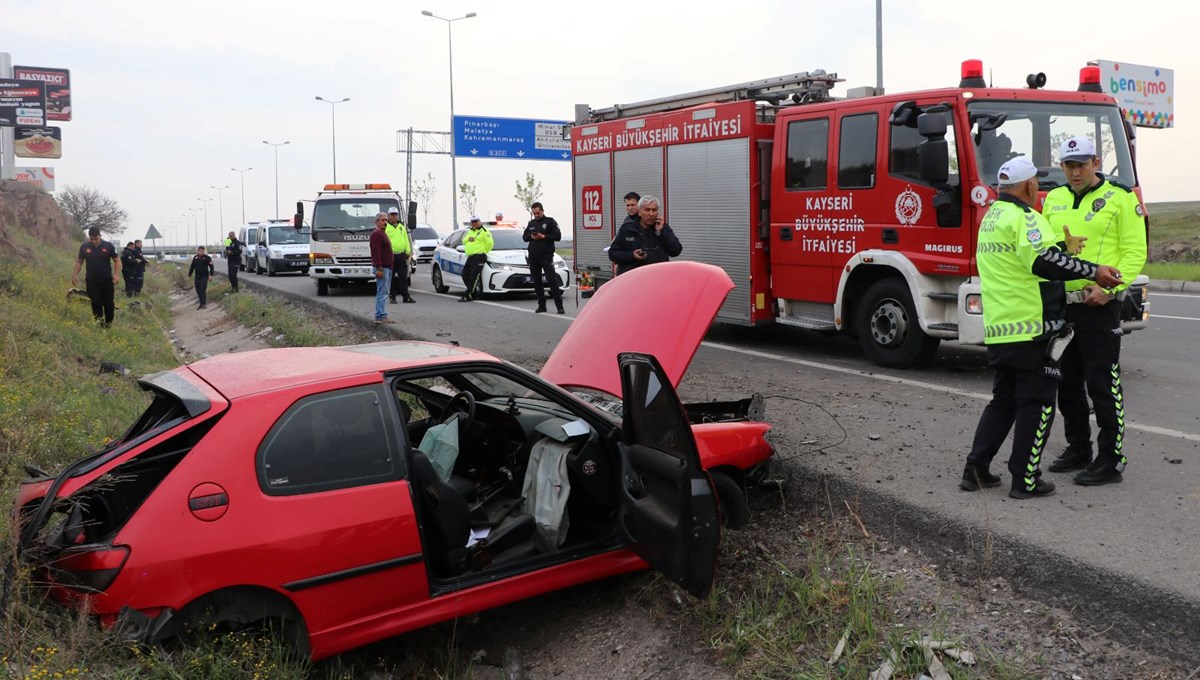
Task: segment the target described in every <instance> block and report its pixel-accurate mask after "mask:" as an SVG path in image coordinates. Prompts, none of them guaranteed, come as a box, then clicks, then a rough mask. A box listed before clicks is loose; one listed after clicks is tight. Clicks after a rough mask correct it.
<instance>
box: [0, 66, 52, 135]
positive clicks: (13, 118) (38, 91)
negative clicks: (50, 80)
mask: <svg viewBox="0 0 1200 680" xmlns="http://www.w3.org/2000/svg"><path fill="white" fill-rule="evenodd" d="M45 124H46V84H45V83H42V82H38V81H35V80H13V79H11V78H0V126H4V127H16V126H17V125H45Z"/></svg>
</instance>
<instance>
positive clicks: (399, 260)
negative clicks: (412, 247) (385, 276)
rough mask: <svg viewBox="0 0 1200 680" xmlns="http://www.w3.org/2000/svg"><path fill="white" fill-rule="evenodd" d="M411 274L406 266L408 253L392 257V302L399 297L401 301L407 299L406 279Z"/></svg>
mask: <svg viewBox="0 0 1200 680" xmlns="http://www.w3.org/2000/svg"><path fill="white" fill-rule="evenodd" d="M410 274H411V272H410V271H409V266H408V253H396V254H394V255H392V289H391V293H390V297H391V298H392V300H395V299H396V296H397V295H399V296H400V297H401V298H402V299H403V298H407V297H408V277H409V275H410Z"/></svg>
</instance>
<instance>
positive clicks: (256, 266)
mask: <svg viewBox="0 0 1200 680" xmlns="http://www.w3.org/2000/svg"><path fill="white" fill-rule="evenodd" d="M254 273H255V274H258V275H259V276H262V273H263V268H262V267H260V266H259V264H258V259H257V258H256V259H255V260H254Z"/></svg>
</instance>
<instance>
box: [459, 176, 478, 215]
mask: <svg viewBox="0 0 1200 680" xmlns="http://www.w3.org/2000/svg"><path fill="white" fill-rule="evenodd" d="M458 202H459V203H461V204H462V207H463V210H466V211H467V214H468V215H474V214H475V207H476V206H477V205H479V197H478V195H477V194H476V191H475V185H474V184H467V183H466V182H463V183H462V184H459V185H458Z"/></svg>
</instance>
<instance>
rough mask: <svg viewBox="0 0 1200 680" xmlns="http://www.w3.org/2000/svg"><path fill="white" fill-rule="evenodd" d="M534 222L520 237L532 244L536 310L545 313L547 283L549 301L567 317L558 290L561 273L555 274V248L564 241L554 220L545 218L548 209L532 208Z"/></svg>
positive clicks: (531, 263) (530, 261)
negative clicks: (552, 299) (556, 244)
mask: <svg viewBox="0 0 1200 680" xmlns="http://www.w3.org/2000/svg"><path fill="white" fill-rule="evenodd" d="M529 211H530V212H532V213H533V219H532V220H529V224H528V225H527V226H526V227H525V233H524V234H522V235H521V237H522V238H523V239H525V242H526V243H528V244H529V254H528V255H527V256H526V258H525V259H526V261H527V262H528V263H529V274H530V276H532V277H533V290H534V291H535V292H536V293H537V301H538V304H537V309H535V310H534V313H535V314H541V313H543V312H545V311H546V286H545V284H546V280H547V279H548V280H549V283H550V297H552V298H554V307H555V309H556V310H557V311H558V313H559V314H565V313H566V310H564V309H563V301H562V289H561V288H560V287H559V282H558V272H556V271H554V248H555V246H554V244H555V243H558V241H560V240H561V239H562V232H561V231H560V230H559V228H558V222H557V221H555V219H554V218H553V217H546V212H545V209H544V208H543V207H542V204H541V203H540V202H537V203H534V204H533V205H530V206H529Z"/></svg>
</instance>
